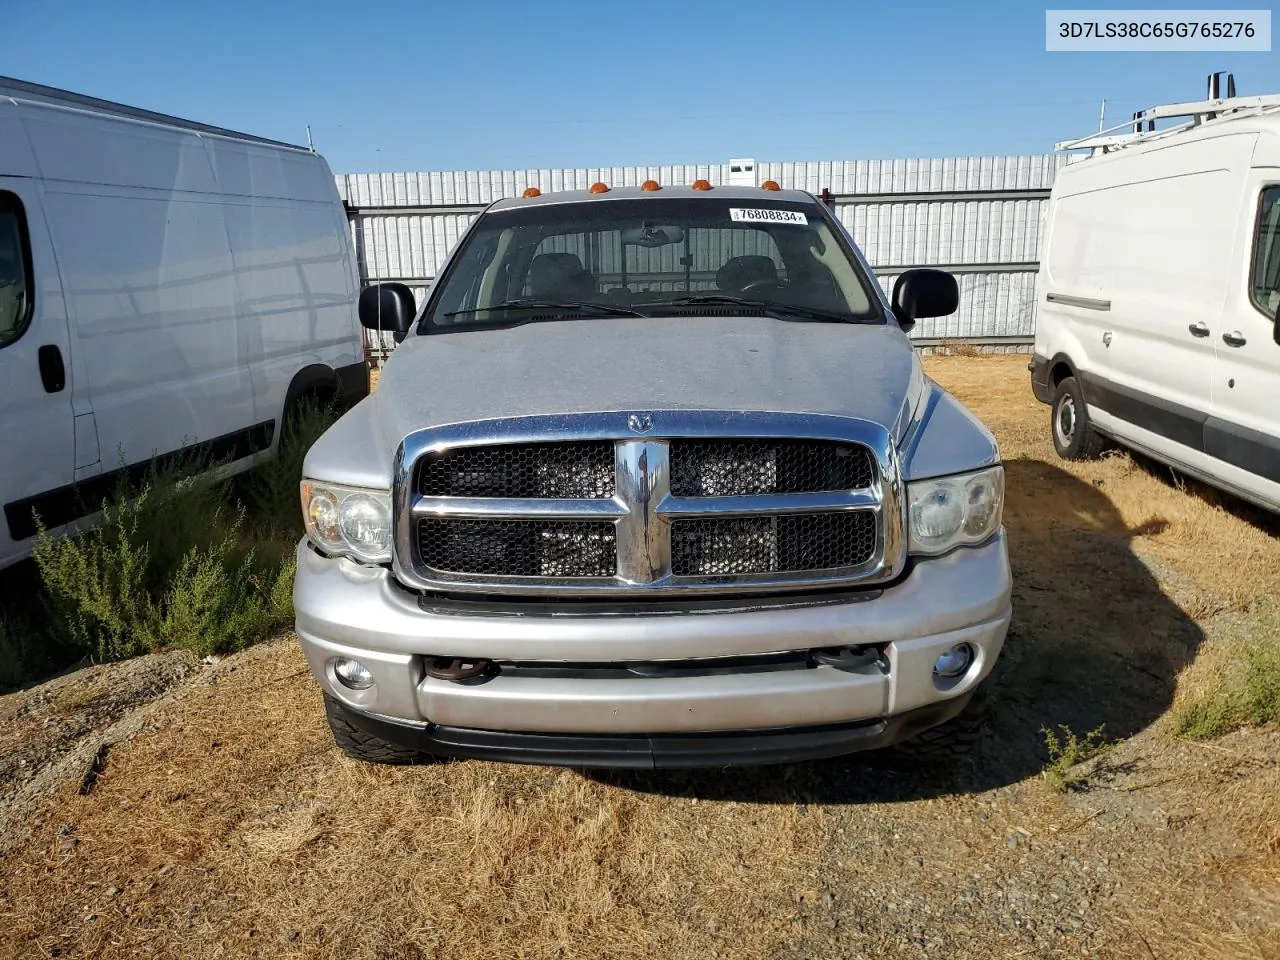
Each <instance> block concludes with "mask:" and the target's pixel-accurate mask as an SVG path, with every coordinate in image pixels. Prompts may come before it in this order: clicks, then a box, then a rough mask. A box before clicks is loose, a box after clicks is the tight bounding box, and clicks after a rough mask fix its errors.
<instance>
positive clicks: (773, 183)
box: [760, 180, 782, 190]
mask: <svg viewBox="0 0 1280 960" xmlns="http://www.w3.org/2000/svg"><path fill="white" fill-rule="evenodd" d="M760 189H761V190H781V189H782V188H781V187H780V186H778V181H777V180H766V181H765V182H764V183H762V184H760Z"/></svg>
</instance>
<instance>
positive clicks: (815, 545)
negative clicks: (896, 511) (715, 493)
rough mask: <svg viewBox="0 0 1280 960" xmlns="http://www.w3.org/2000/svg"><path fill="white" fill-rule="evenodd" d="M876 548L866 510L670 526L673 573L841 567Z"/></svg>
mask: <svg viewBox="0 0 1280 960" xmlns="http://www.w3.org/2000/svg"><path fill="white" fill-rule="evenodd" d="M875 549H876V518H875V514H873V513H872V512H871V511H869V510H859V511H854V512H850V513H806V514H796V515H791V516H782V517H727V518H723V519H721V518H700V519H697V520H677V521H675V522H674V523H672V524H671V573H672V574H673V575H675V576H677V577H699V576H704V577H733V576H744V575H755V574H765V573H800V572H803V571H810V570H813V571H830V570H840V569H844V568H847V567H858V566H861V565H862V564H864V563H866V562H867V561H868V560H870V559H871V557H872V555H873V554H874V553H875Z"/></svg>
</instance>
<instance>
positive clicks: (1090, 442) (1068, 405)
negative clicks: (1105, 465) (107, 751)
mask: <svg viewBox="0 0 1280 960" xmlns="http://www.w3.org/2000/svg"><path fill="white" fill-rule="evenodd" d="M1049 430H1050V432H1051V433H1052V434H1053V448H1054V449H1055V450H1057V451H1058V456H1060V457H1062V459H1064V460H1093V459H1096V458H1097V456H1098V455H1099V454H1100V453H1102V450H1103V448H1104V447H1105V446H1106V441H1105V440H1104V439H1103V437H1102V434H1100V433H1098V432H1097V431H1096V430H1094V429H1093V425H1092V424H1090V423H1089V411H1088V410H1087V409H1086V408H1085V405H1084V393H1083V392H1082V391H1081V389H1080V382H1079V381H1078V380H1077V379H1076V378H1075V377H1067V378H1066V379H1065V380H1063V381H1062V382H1061V383H1059V384H1058V389H1057V391H1056V392H1055V393H1054V395H1053V412H1052V414H1051V416H1050V419H1049Z"/></svg>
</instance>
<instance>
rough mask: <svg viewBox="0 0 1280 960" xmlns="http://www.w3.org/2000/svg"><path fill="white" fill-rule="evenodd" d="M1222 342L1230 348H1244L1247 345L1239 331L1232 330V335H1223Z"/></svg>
mask: <svg viewBox="0 0 1280 960" xmlns="http://www.w3.org/2000/svg"><path fill="white" fill-rule="evenodd" d="M1222 342H1223V343H1225V344H1226V345H1227V346H1228V347H1243V346H1244V344H1245V340H1244V337H1242V336H1240V331H1239V330H1232V331H1231V332H1230V333H1224V334H1223V335H1222Z"/></svg>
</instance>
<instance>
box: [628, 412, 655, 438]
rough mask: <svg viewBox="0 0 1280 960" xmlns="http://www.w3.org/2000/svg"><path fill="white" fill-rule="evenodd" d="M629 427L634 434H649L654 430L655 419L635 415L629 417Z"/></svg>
mask: <svg viewBox="0 0 1280 960" xmlns="http://www.w3.org/2000/svg"><path fill="white" fill-rule="evenodd" d="M627 426H628V427H630V428H631V430H632V432H633V433H648V432H649V431H650V430H652V429H653V417H651V416H649V415H648V414H641V413H633V414H632V415H631V416H629V417H627Z"/></svg>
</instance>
